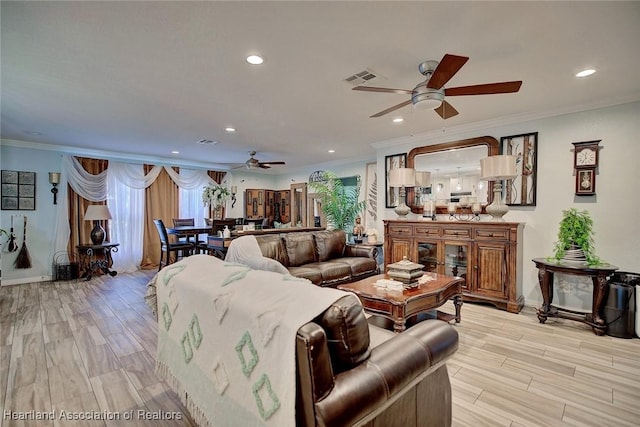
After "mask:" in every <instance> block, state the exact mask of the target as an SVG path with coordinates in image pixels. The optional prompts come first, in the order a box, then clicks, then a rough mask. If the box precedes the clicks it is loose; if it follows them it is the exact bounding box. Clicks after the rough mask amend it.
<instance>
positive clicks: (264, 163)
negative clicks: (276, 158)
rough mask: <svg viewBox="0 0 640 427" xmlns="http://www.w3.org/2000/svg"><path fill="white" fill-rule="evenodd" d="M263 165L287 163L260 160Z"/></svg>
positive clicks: (283, 163)
mask: <svg viewBox="0 0 640 427" xmlns="http://www.w3.org/2000/svg"><path fill="white" fill-rule="evenodd" d="M260 164H261V165H286V163H285V162H260Z"/></svg>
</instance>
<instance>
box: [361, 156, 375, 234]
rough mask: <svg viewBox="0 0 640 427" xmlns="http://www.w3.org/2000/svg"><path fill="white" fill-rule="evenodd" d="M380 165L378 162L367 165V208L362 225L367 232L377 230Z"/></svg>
mask: <svg viewBox="0 0 640 427" xmlns="http://www.w3.org/2000/svg"><path fill="white" fill-rule="evenodd" d="M377 170H378V164H377V163H376V162H373V163H367V164H366V167H365V200H366V201H367V206H366V207H365V209H364V218H363V221H362V225H363V226H364V228H365V230H366V229H368V228H375V227H376V221H377V219H378V214H377V209H378V178H377Z"/></svg>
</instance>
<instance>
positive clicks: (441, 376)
mask: <svg viewBox="0 0 640 427" xmlns="http://www.w3.org/2000/svg"><path fill="white" fill-rule="evenodd" d="M296 341H297V342H296V359H297V375H298V379H297V382H298V385H297V401H296V426H298V427H311V426H319V427H320V426H322V427H330V426H332V427H334V426H336V427H337V426H340V427H342V426H366V427H418V426H450V425H451V384H450V382H449V376H448V373H447V368H446V364H445V361H446V360H447V359H448V358H449V357H450V356H451V355H453V354H454V353H455V351H456V350H457V348H458V333H457V332H456V330H455V328H453V327H452V326H451V325H449V324H447V323H444V322H441V321H438V320H426V321H423V322H420V323H418V324H416V325H415V326H413V327H411V328H409V329H408V330H406V331H405V332H403V333H401V334H393V333H392V332H389V331H386V330H383V329H380V328H378V327H376V326H374V325H369V324H368V322H367V319H366V318H365V315H364V313H363V311H362V306H361V304H360V302H359V301H358V299H357V297H355V296H354V295H347V296H344V297H342V298H340V299H339V300H338V301H336V303H334V304H333V305H332V306H331V307H329V308H328V309H327V310H325V312H324V313H322V314H321V315H320V316H318V317H317V318H316V319H315V320H314V321H313V322H309V323H307V324H305V325H304V326H302V327H301V328H300V329H299V330H298V334H297V338H296Z"/></svg>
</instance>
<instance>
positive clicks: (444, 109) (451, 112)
mask: <svg viewBox="0 0 640 427" xmlns="http://www.w3.org/2000/svg"><path fill="white" fill-rule="evenodd" d="M433 111H435V112H436V113H438V114H439V115H440V117H442V118H443V119H445V120H446V119H448V118H450V117H453V116H457V115H458V110H456V109H455V108H453V105H451V104H449V103H448V102H447V101H442V104H440V106H439V107H438V108H436V109H435V110H433Z"/></svg>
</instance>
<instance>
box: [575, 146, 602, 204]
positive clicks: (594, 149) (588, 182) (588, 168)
mask: <svg viewBox="0 0 640 427" xmlns="http://www.w3.org/2000/svg"><path fill="white" fill-rule="evenodd" d="M600 141H601V140H597V141H584V142H573V143H572V144H573V145H574V147H575V149H574V150H573V167H574V169H575V171H576V196H593V195H595V194H596V169H597V168H598V160H599V156H598V152H599V150H600V146H599V144H600Z"/></svg>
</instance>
